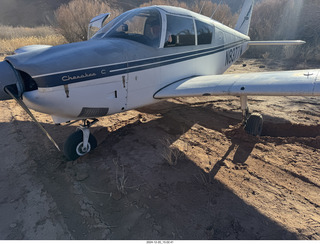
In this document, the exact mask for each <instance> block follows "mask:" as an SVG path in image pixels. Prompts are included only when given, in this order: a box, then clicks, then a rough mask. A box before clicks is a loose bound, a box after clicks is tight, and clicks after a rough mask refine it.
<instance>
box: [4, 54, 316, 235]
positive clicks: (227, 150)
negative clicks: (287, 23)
mask: <svg viewBox="0 0 320 244" xmlns="http://www.w3.org/2000/svg"><path fill="white" fill-rule="evenodd" d="M291 68H296V69H304V68H310V66H307V65H305V64H302V65H298V66H294V67H293V65H292V64H290V63H289V64H287V65H283V64H282V63H280V62H272V61H265V60H262V61H261V60H246V59H242V60H241V61H240V62H238V63H236V64H235V65H234V66H232V67H231V68H230V70H229V71H228V72H251V71H267V70H281V69H291ZM314 68H319V67H317V65H314ZM249 106H250V109H251V111H256V112H260V113H261V114H263V116H264V119H265V121H264V129H263V135H262V136H261V137H253V136H249V135H246V134H245V133H244V132H243V130H242V128H241V127H240V121H241V111H240V109H239V108H240V102H239V98H237V97H204V98H185V99H171V100H167V101H163V102H161V103H159V104H156V105H154V106H150V107H147V108H144V109H141V110H139V111H128V112H125V113H122V114H117V115H112V116H109V117H105V118H102V119H101V120H100V121H99V122H98V124H97V125H96V126H94V127H93V128H92V133H93V134H94V135H95V136H96V137H97V140H98V147H97V149H96V150H95V151H94V152H92V153H90V154H88V155H86V156H84V157H83V158H80V159H78V160H76V161H74V162H68V161H67V160H66V159H65V157H64V156H63V155H62V153H59V152H58V151H57V150H56V149H55V147H54V146H53V145H52V144H51V143H50V141H49V140H48V139H47V138H46V137H45V136H44V135H43V134H42V133H41V132H40V131H39V129H38V128H37V127H36V125H35V124H34V123H33V122H31V119H30V118H29V117H28V115H27V114H26V113H25V112H24V111H23V110H22V109H20V108H19V107H18V106H17V105H16V103H15V102H14V101H2V102H0V107H1V108H0V109H1V116H0V123H1V127H0V138H1V142H0V145H1V147H0V161H1V164H0V181H1V182H0V196H1V197H0V219H1V221H0V239H111V240H126V239H128V240H132V239H135V240H136V239H138V240H141V239H142V240H145V239H146V240H154V239H169V240H189V239H196V240H208V239H223V240H234V239H241V240H244V239H254V240H260V239H280V240H282V239H287V240H288V239H317V240H319V239H320V125H319V120H320V99H319V98H305V97H280V98H274V97H255V98H249ZM35 115H36V117H37V118H38V120H39V121H40V122H41V123H42V125H43V126H44V127H45V128H46V129H47V130H48V131H49V133H50V134H51V135H52V136H53V137H54V139H55V140H56V141H57V142H58V144H59V145H60V147H61V148H62V147H63V142H64V141H65V140H66V138H67V137H68V135H69V134H70V133H72V132H73V131H75V129H76V126H77V125H72V126H68V127H66V126H57V125H53V123H52V120H51V118H50V117H49V116H46V115H43V114H40V113H35Z"/></svg>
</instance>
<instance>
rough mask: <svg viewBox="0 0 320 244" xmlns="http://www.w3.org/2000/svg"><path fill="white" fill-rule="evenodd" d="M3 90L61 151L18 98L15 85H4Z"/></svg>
mask: <svg viewBox="0 0 320 244" xmlns="http://www.w3.org/2000/svg"><path fill="white" fill-rule="evenodd" d="M4 90H5V92H7V93H8V94H9V95H10V96H11V97H12V98H13V99H14V100H15V101H16V102H17V103H18V104H19V105H20V106H21V107H22V108H23V110H24V111H26V112H27V114H29V116H30V117H31V118H32V120H33V121H34V122H35V123H36V125H37V126H38V127H39V128H40V129H41V131H42V132H43V133H44V134H45V135H46V136H47V137H48V138H49V140H50V141H51V142H52V143H53V144H54V146H55V147H56V148H57V149H58V150H59V151H60V152H61V150H60V148H59V146H58V144H57V143H56V142H55V141H54V140H53V138H52V137H51V136H50V135H49V133H48V132H47V131H46V129H45V128H43V126H42V125H41V124H40V123H39V122H38V120H37V119H36V118H35V117H34V116H33V114H32V113H31V111H30V110H29V108H28V107H27V105H25V103H24V102H23V101H22V99H20V97H19V95H18V92H17V89H16V86H15V85H10V86H6V87H5V88H4Z"/></svg>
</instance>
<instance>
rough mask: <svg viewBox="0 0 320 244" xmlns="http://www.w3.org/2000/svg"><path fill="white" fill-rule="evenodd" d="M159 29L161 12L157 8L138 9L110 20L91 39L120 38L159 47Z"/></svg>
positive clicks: (160, 28)
mask: <svg viewBox="0 0 320 244" xmlns="http://www.w3.org/2000/svg"><path fill="white" fill-rule="evenodd" d="M123 15H124V16H123ZM161 30H162V27H161V14H160V12H159V11H158V10H157V9H154V8H147V9H142V10H141V9H138V10H135V11H131V12H129V13H127V14H122V15H120V16H118V17H117V18H115V19H114V20H112V21H111V22H109V23H108V24H107V25H106V26H105V27H103V28H102V29H101V30H100V31H98V32H97V34H96V35H94V36H93V39H101V38H122V39H128V40H132V41H136V42H139V43H142V44H145V45H149V46H152V47H159V46H160V39H161Z"/></svg>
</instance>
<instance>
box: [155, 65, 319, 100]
mask: <svg viewBox="0 0 320 244" xmlns="http://www.w3.org/2000/svg"><path fill="white" fill-rule="evenodd" d="M223 95H233V96H242V95H249V96H320V69H315V70H296V71H275V72H259V73H244V74H227V75H209V76H198V77H192V78H187V79H183V80H179V81H177V82H174V83H172V84H169V85H167V86H165V87H163V88H162V89H160V90H159V91H158V92H156V93H155V94H154V98H156V99H161V98H174V97H195V96H223Z"/></svg>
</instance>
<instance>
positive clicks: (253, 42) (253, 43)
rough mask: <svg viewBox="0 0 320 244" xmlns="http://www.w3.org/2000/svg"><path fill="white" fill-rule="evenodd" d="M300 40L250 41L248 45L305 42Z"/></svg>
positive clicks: (287, 44)
mask: <svg viewBox="0 0 320 244" xmlns="http://www.w3.org/2000/svg"><path fill="white" fill-rule="evenodd" d="M305 43H306V42H305V41H301V40H284V41H250V42H249V43H248V45H249V46H297V45H302V44H305Z"/></svg>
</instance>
